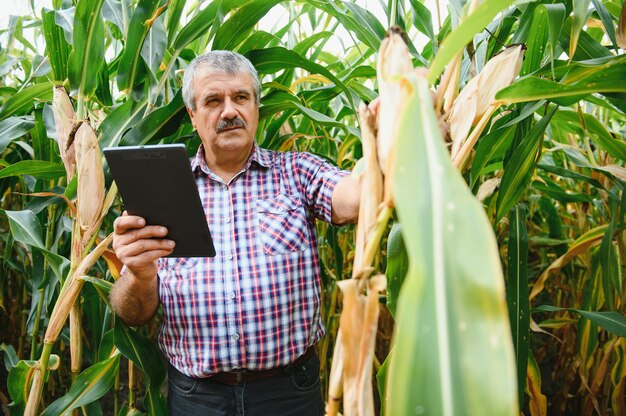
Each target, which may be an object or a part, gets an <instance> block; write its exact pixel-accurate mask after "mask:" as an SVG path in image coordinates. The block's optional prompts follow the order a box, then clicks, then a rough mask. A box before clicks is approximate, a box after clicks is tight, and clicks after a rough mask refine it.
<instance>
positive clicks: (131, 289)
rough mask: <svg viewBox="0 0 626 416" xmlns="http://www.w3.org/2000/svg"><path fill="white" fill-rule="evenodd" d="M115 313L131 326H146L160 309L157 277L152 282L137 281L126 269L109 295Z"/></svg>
mask: <svg viewBox="0 0 626 416" xmlns="http://www.w3.org/2000/svg"><path fill="white" fill-rule="evenodd" d="M109 299H110V301H111V307H112V308H113V311H114V312H115V313H116V314H117V315H118V316H119V317H120V318H121V319H122V321H124V322H125V323H126V324H128V325H131V326H141V325H145V324H147V323H148V322H150V320H151V319H152V317H153V316H154V315H155V314H156V311H157V309H158V307H159V287H158V279H157V276H156V275H155V276H154V279H152V280H139V279H136V278H135V276H134V275H133V273H132V272H131V271H130V270H128V269H126V270H125V271H124V273H123V274H122V276H120V278H119V279H118V280H117V281H116V282H115V284H114V285H113V288H112V289H111V293H110V294H109Z"/></svg>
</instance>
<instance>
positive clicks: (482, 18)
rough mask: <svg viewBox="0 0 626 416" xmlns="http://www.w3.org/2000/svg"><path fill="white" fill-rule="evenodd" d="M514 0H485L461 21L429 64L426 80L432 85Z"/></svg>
mask: <svg viewBox="0 0 626 416" xmlns="http://www.w3.org/2000/svg"><path fill="white" fill-rule="evenodd" d="M513 2H514V0H485V1H483V2H482V3H480V5H478V7H477V8H476V10H475V11H474V13H472V14H471V15H470V16H468V17H467V18H465V19H463V21H462V22H461V24H460V25H458V26H457V27H456V28H455V29H454V30H453V31H452V33H450V34H449V35H448V36H447V37H446V38H445V39H444V41H443V43H442V44H441V49H439V52H438V53H437V56H435V59H433V61H432V62H431V63H430V70H429V74H428V80H429V81H430V83H431V84H434V83H435V81H436V80H437V78H439V75H441V73H442V72H443V70H444V68H445V67H446V65H447V64H448V63H449V62H450V61H451V60H452V59H453V58H454V57H455V56H456V54H457V53H459V52H460V51H461V50H463V48H465V46H466V45H467V44H468V43H469V42H470V41H471V40H472V39H473V38H474V35H475V34H476V33H479V32H480V31H482V30H483V29H484V28H485V27H486V26H487V25H488V24H489V23H491V21H492V20H493V18H494V17H495V16H496V15H497V14H498V13H500V12H501V11H502V10H504V9H507V8H508V7H509V6H510V5H511V4H513Z"/></svg>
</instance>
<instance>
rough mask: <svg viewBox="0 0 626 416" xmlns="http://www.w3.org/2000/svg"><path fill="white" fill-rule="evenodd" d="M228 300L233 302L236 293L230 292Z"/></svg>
mask: <svg viewBox="0 0 626 416" xmlns="http://www.w3.org/2000/svg"><path fill="white" fill-rule="evenodd" d="M228 299H231V300H232V299H235V292H230V293H229V294H228Z"/></svg>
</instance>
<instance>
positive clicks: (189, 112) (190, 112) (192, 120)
mask: <svg viewBox="0 0 626 416" xmlns="http://www.w3.org/2000/svg"><path fill="white" fill-rule="evenodd" d="M185 109H186V110H187V114H189V118H190V119H191V125H192V126H193V128H194V129H195V128H196V120H195V119H194V116H193V110H191V109H190V108H189V107H185Z"/></svg>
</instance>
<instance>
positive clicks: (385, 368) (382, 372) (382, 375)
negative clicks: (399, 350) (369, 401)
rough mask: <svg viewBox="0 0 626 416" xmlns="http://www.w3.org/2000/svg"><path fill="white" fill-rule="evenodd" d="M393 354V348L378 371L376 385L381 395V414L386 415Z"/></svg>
mask: <svg viewBox="0 0 626 416" xmlns="http://www.w3.org/2000/svg"><path fill="white" fill-rule="evenodd" d="M392 354H393V350H391V351H389V354H388V355H387V358H385V361H384V362H383V363H382V365H381V366H380V368H379V369H378V372H377V373H376V385H377V386H378V395H379V397H380V414H381V415H386V414H387V412H386V407H387V402H388V400H387V377H388V375H389V363H390V362H391V357H392Z"/></svg>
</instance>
